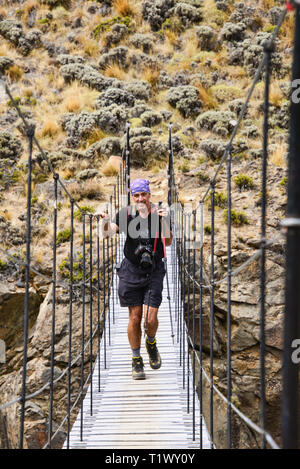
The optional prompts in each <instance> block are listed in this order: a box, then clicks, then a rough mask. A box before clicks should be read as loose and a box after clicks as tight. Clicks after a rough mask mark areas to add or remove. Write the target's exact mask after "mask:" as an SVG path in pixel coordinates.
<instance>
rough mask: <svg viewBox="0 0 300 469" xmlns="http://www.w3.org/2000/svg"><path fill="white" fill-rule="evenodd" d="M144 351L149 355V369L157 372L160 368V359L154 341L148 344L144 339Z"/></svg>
mask: <svg viewBox="0 0 300 469" xmlns="http://www.w3.org/2000/svg"><path fill="white" fill-rule="evenodd" d="M146 350H147V352H148V355H149V363H150V366H151V368H152V369H153V370H158V368H160V367H161V358H160V354H159V352H158V350H157V346H156V340H154V342H149V341H148V339H146Z"/></svg>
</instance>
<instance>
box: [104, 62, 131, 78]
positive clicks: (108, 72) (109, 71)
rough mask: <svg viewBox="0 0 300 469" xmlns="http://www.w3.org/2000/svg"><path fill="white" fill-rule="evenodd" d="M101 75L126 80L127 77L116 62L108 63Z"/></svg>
mask: <svg viewBox="0 0 300 469" xmlns="http://www.w3.org/2000/svg"><path fill="white" fill-rule="evenodd" d="M103 75H105V76H106V77H110V78H117V79H118V80H126V78H127V73H126V72H125V71H124V70H123V68H121V67H119V65H117V64H112V65H108V66H107V67H106V68H105V70H104V72H103Z"/></svg>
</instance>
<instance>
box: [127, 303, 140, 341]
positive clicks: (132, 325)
mask: <svg viewBox="0 0 300 469" xmlns="http://www.w3.org/2000/svg"><path fill="white" fill-rule="evenodd" d="M142 311H143V309H142V305H140V306H130V307H129V321H128V329H127V333H128V341H129V344H130V347H131V348H132V349H137V348H139V347H140V346H141V337H142V326H141V322H142Z"/></svg>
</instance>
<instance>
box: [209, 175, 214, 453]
mask: <svg viewBox="0 0 300 469" xmlns="http://www.w3.org/2000/svg"><path fill="white" fill-rule="evenodd" d="M214 244H215V185H214V183H212V184H211V272H210V285H211V288H210V333H209V341H210V344H209V348H210V360H209V362H210V365H209V366H210V393H209V408H210V415H209V421H210V428H209V431H210V444H211V449H213V444H214V390H213V383H214V369H213V368H214V350H213V347H214V318H215V314H214Z"/></svg>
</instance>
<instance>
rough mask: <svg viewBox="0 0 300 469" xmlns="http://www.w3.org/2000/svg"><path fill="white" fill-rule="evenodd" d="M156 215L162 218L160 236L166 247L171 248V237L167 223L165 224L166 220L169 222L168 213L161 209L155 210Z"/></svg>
mask: <svg viewBox="0 0 300 469" xmlns="http://www.w3.org/2000/svg"><path fill="white" fill-rule="evenodd" d="M157 214H158V215H159V216H160V217H161V218H162V235H163V237H164V238H165V243H166V246H171V244H172V240H173V235H172V231H171V229H170V226H169V223H168V222H167V220H170V218H169V212H168V211H167V210H166V209H165V208H163V207H162V208H160V209H159V208H158V209H157Z"/></svg>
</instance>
